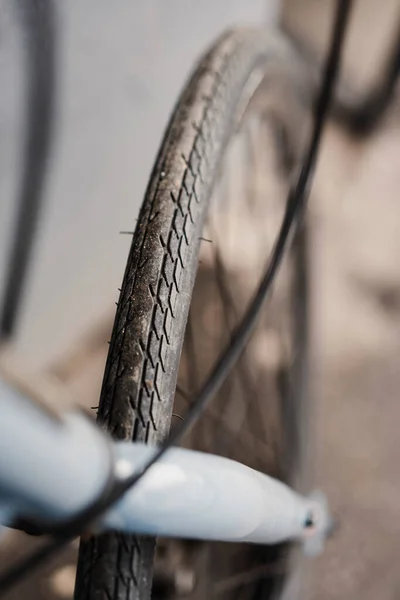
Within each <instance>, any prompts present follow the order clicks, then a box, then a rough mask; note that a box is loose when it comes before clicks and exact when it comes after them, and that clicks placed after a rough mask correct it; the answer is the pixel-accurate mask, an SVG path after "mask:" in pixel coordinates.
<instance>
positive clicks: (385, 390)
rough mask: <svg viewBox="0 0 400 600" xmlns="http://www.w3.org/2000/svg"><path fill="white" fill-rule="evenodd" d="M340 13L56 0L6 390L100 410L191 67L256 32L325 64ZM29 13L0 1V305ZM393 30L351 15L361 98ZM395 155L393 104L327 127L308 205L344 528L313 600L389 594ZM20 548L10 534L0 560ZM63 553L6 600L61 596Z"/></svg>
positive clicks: (385, 9) (353, 77) (393, 571)
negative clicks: (49, 80)
mask: <svg viewBox="0 0 400 600" xmlns="http://www.w3.org/2000/svg"><path fill="white" fill-rule="evenodd" d="M37 4H38V6H39V8H40V6H41V2H37ZM45 4H46V3H45V2H44V1H43V3H42V8H40V10H44V8H43V7H44V6H45ZM334 5H335V3H334V1H333V0H324V1H323V2H322V1H321V0H284V1H280V0H230V1H229V2H227V0H212V1H211V0H202V2H201V3H200V2H195V1H194V0H192V1H190V2H189V1H185V0H168V2H164V1H163V0H147V1H145V0H141V1H138V2H131V1H130V0H116V1H115V2H109V1H108V0H85V2H81V1H80V0H69V2H62V0H57V1H55V2H54V3H53V6H54V14H52V15H51V16H50V18H51V19H54V22H55V27H56V29H55V30H56V34H57V35H56V38H55V40H54V44H53V43H52V41H51V40H49V41H48V51H49V52H50V51H54V57H55V62H54V69H55V78H56V89H57V93H56V96H55V98H54V103H53V104H54V124H55V127H54V137H53V138H52V139H51V144H50V152H49V162H48V166H49V168H48V172H47V177H46V178H45V180H44V183H43V195H42V202H41V206H40V211H39V217H38V221H37V230H36V235H35V239H34V244H33V247H32V250H31V253H30V260H29V265H28V269H27V273H26V277H25V278H24V281H23V293H22V301H21V303H20V304H19V305H18V310H17V313H16V315H15V322H14V327H13V329H12V335H7V336H5V337H4V341H3V344H2V346H1V355H0V361H1V364H2V365H3V366H4V367H5V368H6V369H7V370H8V371H9V372H12V373H13V376H15V377H17V378H19V379H22V380H24V379H25V380H26V381H29V383H30V384H31V385H33V386H35V387H36V389H37V391H38V394H39V395H40V394H41V393H45V391H47V390H49V389H50V390H51V393H52V394H54V397H55V398H58V397H61V396H63V395H68V396H70V397H71V398H72V399H73V401H74V402H78V403H80V404H81V405H82V406H84V407H86V408H90V407H93V406H96V405H97V403H98V394H99V390H100V386H101V379H102V371H103V368H104V362H105V358H106V352H107V340H108V339H109V334H110V329H111V325H112V319H113V314H114V310H115V306H114V303H115V301H116V300H117V298H118V292H117V288H118V287H119V286H120V283H121V280H122V276H123V271H124V268H125V262H126V257H127V253H128V249H129V245H130V240H131V236H130V233H129V232H131V231H133V229H134V227H135V219H136V216H137V213H138V210H139V207H140V204H141V201H142V198H143V194H144V191H145V186H146V183H147V180H148V177H149V174H150V170H151V167H152V163H153V161H154V158H155V155H156V152H157V148H158V145H159V142H160V139H161V136H162V133H163V130H164V127H165V125H166V123H167V120H168V116H169V114H170V112H171V110H172V108H173V105H174V103H175V100H176V98H177V96H178V94H179V91H180V89H181V87H182V85H183V83H184V81H185V79H186V78H187V76H188V74H189V73H190V71H191V69H192V68H193V64H194V62H195V60H196V59H197V57H198V56H199V55H200V54H201V52H202V51H204V49H205V48H206V47H207V46H208V45H209V44H210V42H212V41H213V40H214V39H215V38H216V37H217V36H218V35H219V34H220V33H221V32H222V31H223V30H224V29H226V28H227V27H228V26H231V25H234V24H252V23H258V24H259V23H261V22H268V23H270V24H271V25H274V24H278V23H279V22H282V23H283V24H284V26H285V27H286V28H287V29H288V30H290V31H291V32H292V33H293V34H295V35H296V36H299V37H300V38H301V39H302V40H303V41H304V42H306V43H307V44H308V45H309V46H310V48H312V49H314V50H315V51H316V52H317V53H318V54H320V55H321V56H322V54H323V52H324V51H325V49H326V45H327V42H328V39H329V29H330V26H331V22H332V15H333V8H334ZM31 6H33V3H32V4H31V5H30V4H29V2H28V1H27V2H23V1H22V0H21V1H20V2H19V3H18V2H14V1H13V0H1V2H0V82H1V84H0V85H1V90H2V93H1V95H0V140H1V143H0V309H1V306H2V304H1V303H2V298H3V297H4V294H5V290H6V287H7V273H8V271H7V269H8V265H9V261H10V256H11V252H12V246H13V241H14V239H15V232H16V223H17V216H18V207H19V199H20V197H21V190H20V187H19V186H20V174H21V169H22V165H23V152H24V131H25V130H24V127H25V121H24V118H25V117H24V115H25V112H24V101H25V100H26V94H27V90H28V91H29V88H27V85H28V84H27V75H26V69H27V64H28V60H29V53H30V51H31V50H32V47H33V48H34V47H35V46H34V44H35V42H34V33H32V27H35V24H36V21H35V18H34V17H32V14H31V12H30V7H31ZM42 16H43V15H42ZM44 16H46V15H44ZM47 18H48V15H47ZM399 20H400V6H399V3H398V1H397V0H385V2H379V1H378V0H358V2H355V10H354V13H353V16H352V22H351V28H350V32H349V36H348V40H347V44H346V52H345V60H344V75H345V77H346V78H348V80H349V81H351V83H352V85H353V87H354V88H355V89H357V90H359V91H360V93H362V92H363V91H365V90H368V89H371V87H372V86H373V85H374V83H375V82H376V81H377V80H378V78H379V75H380V74H381V72H382V68H383V65H384V62H385V58H386V56H387V54H388V52H390V49H391V47H392V43H393V40H394V39H395V38H396V35H397V32H398V23H399ZM32 36H33V37H32ZM32 40H33V41H32ZM32 44H33V45H32ZM399 142H400V113H399V104H398V98H395V99H394V102H393V105H392V106H391V108H390V110H389V111H388V113H387V115H385V117H384V119H383V121H382V123H381V125H380V127H379V128H378V129H377V130H376V131H375V132H374V133H373V134H372V135H371V136H369V137H367V138H359V137H357V136H354V135H353V136H351V135H350V134H348V133H346V132H345V131H344V130H343V128H341V127H340V126H338V125H336V124H334V123H330V124H329V126H328V128H327V131H326V135H325V139H324V146H323V151H322V154H321V157H320V161H319V166H318V171H317V175H316V181H315V184H314V187H313V191H312V198H311V205H310V220H311V225H312V259H313V260H312V271H313V305H312V309H313V313H312V315H313V319H312V327H313V340H314V346H313V348H314V360H313V387H314V395H315V399H316V428H315V435H316V439H317V444H316V481H317V482H318V486H320V487H321V488H322V489H324V491H326V493H327V494H328V496H329V499H330V501H331V503H332V506H333V508H334V510H335V512H336V513H337V514H338V515H339V516H340V520H341V527H340V529H339V531H338V533H337V534H336V535H335V537H334V538H333V540H332V541H331V542H330V543H329V544H328V546H327V549H326V551H325V553H324V554H323V556H322V557H321V558H319V559H318V560H317V561H315V564H314V565H313V568H312V569H311V571H312V586H311V591H310V598H312V599H317V598H326V599H339V598H341V599H342V600H344V599H349V600H350V599H361V598H363V599H369V598H376V597H379V598H382V599H391V598H397V597H398V595H399V594H400V572H399V569H398V567H397V564H398V560H399V557H400V502H399V500H398V499H399V497H400V472H399V469H398V465H399V464H400V445H399V444H398V443H397V437H398V436H397V433H398V431H399V425H398V423H399V417H400V405H399V402H398V390H399V389H400V367H399V364H400V271H399V268H398V264H399V259H398V257H399V256H400V204H399V189H400V152H399ZM121 231H123V232H128V233H123V234H120V232H121ZM22 539H23V540H24V541H22ZM30 543H32V542H31V541H28V542H26V541H25V538H22V537H21V536H18V535H10V536H9V538H7V539H6V540H5V546H4V548H3V553H2V560H3V562H4V560H6V558H7V557H10V556H12V557H13V558H14V557H15V554H16V553H18V552H19V549H20V548H21V546H26V545H27V544H28V545H29V544H30ZM74 553H75V550H74V549H71V550H69V551H68V552H67V553H66V555H65V556H63V557H61V558H60V560H59V562H58V563H57V564H56V568H55V570H54V569H50V568H49V569H47V570H45V572H44V573H41V574H40V577H39V576H38V577H35V578H34V579H33V580H31V581H30V582H27V583H26V584H24V585H23V586H22V587H21V588H19V590H16V591H15V592H14V593H13V594H12V595H10V598H11V597H12V598H22V597H29V598H34V597H35V598H69V597H71V595H72V590H73V581H74V560H75V556H74Z"/></svg>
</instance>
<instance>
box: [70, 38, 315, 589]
mask: <svg viewBox="0 0 400 600" xmlns="http://www.w3.org/2000/svg"><path fill="white" fill-rule="evenodd" d="M299 66H300V65H299V63H298V62H297V59H296V55H295V54H293V52H292V50H291V48H290V46H289V45H288V44H287V43H286V42H285V41H284V40H283V39H282V38H281V37H279V36H276V35H274V34H272V33H271V32H266V31H259V30H237V31H232V32H229V33H227V34H226V35H224V36H223V37H222V38H221V39H220V40H218V42H217V43H216V44H215V45H214V46H213V47H212V48H211V50H210V51H209V52H208V53H207V54H206V55H205V56H204V57H203V59H202V60H201V62H200V63H199V65H198V67H197V69H196V70H195V72H194V74H193V76H192V78H191V79H190V81H189V82H188V85H187V86H186V88H185V90H184V91H183V93H182V96H181V98H180V99H179V101H178V103H177V106H176V109H175V111H174V113H173V116H172V118H171V121H170V123H169V126H168V128H167V130H166V133H165V136H164V140H163V142H162V145H161V149H160V152H159V155H158V158H157V160H156V164H155V167H154V169H153V172H152V175H151V178H150V183H149V186H148V189H147V191H146V195H145V199H144V203H143V205H142V208H141V211H140V215H139V220H138V224H137V227H136V230H135V234H134V237H133V242H132V247H131V251H130V255H129V258H128V264H127V267H126V272H125V276H124V280H123V284H122V291H121V294H120V299H119V303H118V308H117V313H116V319H115V324H114V329H113V334H112V339H111V344H110V351H109V356H108V361H107V366H106V371H105V376H104V381H103V387H102V392H101V399H100V406H99V411H98V420H99V421H100V423H102V425H103V426H104V427H105V428H107V429H108V430H109V431H110V432H111V433H112V435H113V436H114V437H115V438H117V439H123V440H132V441H141V442H146V443H157V442H161V441H162V440H164V439H165V438H166V436H168V433H169V429H170V423H171V418H172V415H173V414H174V415H175V414H176V413H177V414H178V415H179V416H183V418H184V405H185V403H186V402H187V401H190V397H191V395H192V394H193V393H194V392H195V391H196V387H197V385H199V383H200V382H201V380H202V378H203V377H204V376H205V374H206V373H207V371H208V369H209V368H210V366H211V364H212V362H213V360H214V359H215V358H216V356H217V355H218V352H219V351H220V350H221V348H222V346H223V345H224V344H226V343H227V342H229V335H230V331H231V330H232V327H233V326H234V325H235V323H236V322H237V320H238V319H239V318H240V316H241V314H242V313H243V310H244V308H245V306H246V305H247V303H248V301H249V299H250V298H251V296H252V293H253V291H254V289H255V286H256V284H257V282H258V279H259V277H260V275H261V272H262V269H263V266H264V263H265V262H266V260H267V259H268V256H269V253H270V251H271V248H272V246H273V243H274V239H275V236H276V233H277V231H278V228H279V225H280V221H281V218H282V215H283V211H284V199H285V195H286V192H287V183H285V182H284V178H282V177H281V176H279V177H278V176H277V174H276V173H277V168H276V167H277V163H276V156H275V153H274V152H273V148H275V147H276V143H274V141H275V142H276V141H277V140H278V142H279V144H278V147H279V148H280V150H284V152H280V154H279V155H280V156H281V157H282V156H284V158H285V160H284V165H285V168H286V169H287V168H288V167H289V166H290V167H293V165H295V164H296V156H297V155H298V152H299V149H300V148H301V143H302V138H303V136H302V129H303V128H302V125H303V124H304V123H305V122H306V120H307V119H306V116H307V114H308V106H307V102H305V101H304V100H305V94H304V91H305V90H307V82H306V80H305V79H304V73H302V72H301V70H299ZM283 171H284V169H283V170H282V169H280V175H282V174H283ZM210 240H211V241H210ZM305 240H306V236H305V227H303V228H302V229H301V230H300V231H299V233H298V234H297V235H296V237H295V239H294V240H293V241H292V246H291V251H290V253H288V256H287V257H286V260H285V261H284V265H283V266H282V268H281V270H280V274H279V277H278V280H277V282H276V285H275V289H274V293H273V295H272V297H271V301H270V302H269V304H268V305H267V306H266V307H265V310H264V311H263V314H262V315H260V326H259V328H258V329H257V331H256V333H255V335H254V336H253V338H252V341H251V343H250V344H249V345H248V347H247V349H246V351H245V352H244V353H243V355H242V357H241V359H240V360H239V362H238V364H237V366H236V367H235V369H234V370H233V372H232V373H231V374H230V376H229V378H228V379H227V381H226V382H225V384H224V386H223V389H222V390H221V393H220V394H218V397H217V398H215V402H214V403H213V404H212V405H211V406H210V408H209V409H207V410H206V411H205V414H204V419H201V420H200V421H199V423H198V424H197V425H196V426H195V427H194V428H193V430H192V431H191V432H190V434H189V435H188V436H187V437H186V438H185V442H184V443H185V445H187V446H190V447H193V448H197V449H203V450H207V451H212V452H215V453H220V454H224V455H226V456H229V457H232V458H235V459H238V460H241V461H242V462H244V463H246V464H248V465H250V466H253V467H255V468H258V469H259V470H263V471H265V472H268V473H270V474H273V475H275V476H277V477H280V478H282V479H284V480H288V481H289V480H290V481H291V482H295V484H296V485H297V486H298V487H299V486H301V485H302V482H303V481H304V478H303V473H304V469H303V466H304V457H305V443H304V442H305V440H306V436H305V435H304V434H305V424H306V413H307V409H306V396H307V394H306V388H305V385H306V368H305V367H306V359H307V335H306V332H307V326H306V300H307V294H306V291H307V286H306V246H305ZM188 317H189V319H188ZM182 349H183V350H182ZM178 379H179V382H178ZM177 382H178V386H177ZM154 550H155V540H154V539H150V538H145V537H134V536H127V535H124V534H122V533H108V534H104V535H100V536H96V537H92V538H91V539H90V540H86V541H81V547H80V554H79V562H78V571H77V581H76V589H75V598H76V600H89V599H90V600H94V599H95V598H96V599H99V598H107V599H113V600H114V599H117V598H124V599H132V598H140V599H145V598H149V596H150V592H151V586H152V575H153V562H154ZM289 556H290V552H288V547H287V546H280V547H279V548H278V547H277V548H272V549H271V548H265V547H262V548H260V547H249V546H245V545H233V544H208V543H196V542H185V543H180V542H177V541H174V542H168V541H166V540H161V541H160V542H159V543H158V546H157V552H156V555H155V565H156V575H157V576H156V579H155V588H154V595H155V596H157V597H159V596H161V597H168V596H169V597H170V596H171V595H172V596H173V595H179V594H181V593H187V594H190V595H191V597H198V598H201V597H208V595H214V594H218V595H219V596H220V597H236V595H237V594H245V595H246V597H247V596H248V597H252V598H257V597H260V594H262V595H263V597H265V598H267V597H274V598H275V597H277V596H276V594H278V593H280V592H282V590H283V589H284V585H283V584H284V583H285V581H286V580H287V576H288V575H290V572H291V564H292V561H291V559H289ZM239 571H240V572H241V573H242V576H241V577H238V573H239ZM232 573H234V574H235V577H236V579H235V577H234V576H233V575H232Z"/></svg>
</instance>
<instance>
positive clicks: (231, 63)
mask: <svg viewBox="0 0 400 600" xmlns="http://www.w3.org/2000/svg"><path fill="white" fill-rule="evenodd" d="M273 54H274V43H272V49H271V44H270V42H269V40H268V38H267V36H266V35H265V32H264V33H262V32H257V31H255V32H252V31H250V30H249V31H237V32H231V33H228V34H227V35H226V36H224V37H222V38H221V40H220V41H219V42H218V43H217V44H216V46H215V47H214V48H212V49H211V51H210V52H209V54H207V55H206V56H205V58H204V59H203V63H202V64H201V65H200V67H199V68H198V70H197V72H196V73H195V75H194V77H193V79H192V81H191V83H190V85H189V86H188V88H186V91H185V92H184V93H183V96H182V97H181V99H180V102H179V104H178V108H177V110H176V113H175V116H174V117H173V118H172V121H171V123H170V126H169V128H168V130H167V136H166V138H165V139H164V143H163V146H162V148H161V151H160V154H159V156H158V158H157V162H156V165H155V167H154V170H153V173H152V176H151V180H150V185H149V187H148V190H147V192H146V196H145V201H144V203H143V205H142V208H141V211H140V215H139V219H138V224H137V227H136V230H135V234H134V237H133V241H132V246H131V250H130V254H129V258H128V263H127V267H126V271H125V275H124V282H123V285H122V287H121V289H122V291H121V293H120V301H119V303H118V306H117V311H116V318H115V324H114V331H113V335H112V339H111V344H110V349H109V355H108V360H107V365H106V370H105V375H104V380H103V386H102V392H101V399H100V406H99V411H98V420H99V422H100V423H101V424H102V426H103V427H105V428H106V429H107V430H109V431H112V432H113V434H114V436H115V437H117V438H118V439H124V440H135V441H142V442H146V443H147V442H152V443H156V442H160V441H162V440H163V439H165V436H166V435H168V431H169V425H170V419H171V412H172V404H173V396H174V389H175V384H176V376H177V369H178V361H179V354H180V347H181V341H182V337H183V332H184V326H185V320H186V317H187V313H188V309H189V298H190V292H191V288H192V286H193V283H194V275H195V271H196V269H197V252H198V247H199V236H200V235H201V231H202V224H203V221H204V218H205V213H206V209H207V202H208V196H209V195H210V189H211V185H212V182H213V179H214V177H215V175H216V173H217V170H218V164H219V161H220V160H221V156H222V153H223V149H224V146H225V143H226V141H227V138H228V135H229V133H230V130H231V128H232V121H233V119H234V116H235V108H236V105H237V102H238V99H239V96H240V94H241V93H242V90H243V88H244V86H245V84H246V81H247V80H248V77H249V75H250V73H251V72H252V71H253V70H254V68H255V67H256V66H259V65H261V64H263V63H265V62H266V59H267V58H268V57H271V56H273ZM204 88H206V90H207V93H205V91H204ZM192 113H196V114H197V113H200V119H199V120H198V121H196V120H195V119H192ZM186 156H189V158H188V159H187V158H186ZM185 290H186V292H185V293H184V294H183V293H182V292H184V291H185ZM188 292H189V293H188ZM180 294H181V295H182V297H180ZM149 365H150V366H151V369H149ZM154 544H155V542H154V540H153V539H151V538H143V537H141V538H140V537H134V536H126V535H122V534H120V533H111V534H106V535H102V536H98V537H96V538H92V539H91V540H90V541H88V542H81V547H80V558H79V563H78V572H77V584H76V590H75V599H76V600H99V599H100V598H109V599H110V600H117V599H118V600H120V599H121V600H133V599H134V598H140V599H143V600H144V599H147V598H149V597H150V591H151V573H152V561H153V551H154Z"/></svg>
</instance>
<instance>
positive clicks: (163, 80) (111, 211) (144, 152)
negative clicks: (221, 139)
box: [0, 0, 278, 367]
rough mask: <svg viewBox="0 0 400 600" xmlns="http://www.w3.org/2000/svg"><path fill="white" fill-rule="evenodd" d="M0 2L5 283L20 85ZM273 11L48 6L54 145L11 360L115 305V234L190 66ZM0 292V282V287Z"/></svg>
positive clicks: (33, 359)
mask: <svg viewBox="0 0 400 600" xmlns="http://www.w3.org/2000/svg"><path fill="white" fill-rule="evenodd" d="M0 2H1V4H0V7H1V13H2V14H1V17H2V18H1V22H2V23H3V27H2V31H1V32H0V33H1V34H2V38H3V39H2V40H1V42H0V43H1V46H2V47H1V49H0V54H1V58H0V80H1V81H2V90H3V91H2V94H1V95H0V131H1V144H0V182H1V183H0V210H1V215H0V273H1V275H2V276H3V278H4V262H5V260H6V255H7V253H6V249H7V244H8V242H9V239H10V233H11V230H12V222H13V213H14V207H15V191H16V190H15V186H16V180H17V177H16V176H17V174H18V168H19V167H20V163H19V152H20V147H19V146H20V130H21V127H22V124H21V97H22V93H21V90H22V89H23V81H22V74H21V57H20V55H21V32H20V28H19V26H18V25H17V21H16V20H15V17H14V16H13V14H12V13H11V12H10V10H9V9H10V4H11V0H0ZM277 4H278V0H229V2H228V0H201V1H198V0H190V1H189V0H135V1H133V0H114V1H111V0H59V1H58V2H57V6H58V17H59V25H60V40H59V42H60V44H61V49H60V50H61V51H60V64H59V85H60V89H59V107H58V118H57V123H58V125H57V138H56V143H55V147H54V153H53V158H52V164H51V171H50V176H49V179H48V182H47V186H46V200H45V210H44V212H43V215H42V218H41V221H40V230H39V233H38V237H37V243H36V244H35V249H34V260H33V261H32V265H31V269H30V272H29V278H28V283H27V293H26V296H25V298H24V303H23V310H22V318H21V320H20V322H19V327H18V331H17V336H16V340H15V342H14V346H15V351H16V352H17V353H19V354H20V355H21V356H22V357H23V359H24V360H25V361H28V362H29V363H30V364H31V365H32V366H34V367H40V366H43V365H45V364H46V363H47V362H48V361H49V360H52V359H53V358H56V357H57V356H58V355H59V354H60V353H62V352H63V351H64V350H65V349H66V348H67V347H68V346H69V345H70V344H71V343H72V342H73V341H74V340H75V339H76V338H77V337H79V336H80V335H82V334H84V333H85V332H86V331H87V330H88V329H89V328H91V327H93V325H95V324H96V323H97V322H98V321H99V319H101V318H102V316H103V315H105V314H106V313H107V311H110V308H111V306H112V305H113V304H114V300H115V299H116V298H117V287H118V286H119V285H120V282H121V278H122V275H123V270H124V267H125V261H126V257H127V253H128V248H129V243H130V239H129V236H123V235H119V233H118V232H119V231H120V230H132V229H133V228H134V224H135V217H136V215H137V212H138V208H139V206H140V203H141V200H142V197H143V193H144V189H145V186H146V183H147V179H148V177H149V172H150V169H151V166H152V163H153V160H154V157H155V154H156V151H157V147H158V144H159V142H160V137H161V134H162V131H163V128H164V126H165V124H166V122H167V119H168V115H169V113H170V111H171V108H172V107H173V104H174V101H175V99H176V97H177V94H178V93H179V90H180V89H181V87H182V84H183V82H184V80H185V78H186V77H187V75H188V73H189V72H190V70H191V68H192V66H193V62H194V60H195V59H196V57H197V56H198V55H199V53H201V52H202V51H203V50H204V49H205V48H206V47H207V45H208V44H209V43H210V42H211V41H212V40H213V39H214V38H215V37H216V36H217V35H218V34H220V33H221V32H222V31H223V30H224V29H225V28H226V27H228V26H230V25H232V24H236V23H242V24H248V23H253V22H258V23H259V22H261V21H264V20H266V19H267V20H270V21H273V20H274V19H275V18H276V13H277ZM0 26H1V25H0ZM4 82H5V83H4ZM4 86H5V87H4ZM4 90H5V93H4ZM1 283H2V278H1V276H0V288H1ZM0 291H1V289H0Z"/></svg>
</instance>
